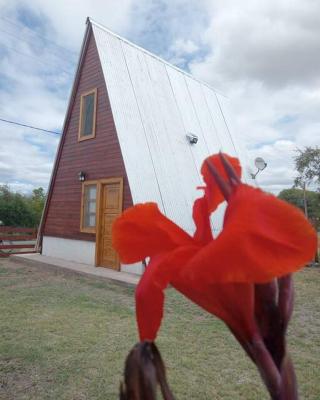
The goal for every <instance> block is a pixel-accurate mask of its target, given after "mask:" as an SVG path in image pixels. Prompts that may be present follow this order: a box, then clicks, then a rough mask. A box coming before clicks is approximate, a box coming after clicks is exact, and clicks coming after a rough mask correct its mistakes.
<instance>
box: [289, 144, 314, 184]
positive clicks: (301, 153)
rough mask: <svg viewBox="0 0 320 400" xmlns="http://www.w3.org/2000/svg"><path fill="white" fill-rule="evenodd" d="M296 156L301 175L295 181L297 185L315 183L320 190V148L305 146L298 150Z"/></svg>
mask: <svg viewBox="0 0 320 400" xmlns="http://www.w3.org/2000/svg"><path fill="white" fill-rule="evenodd" d="M297 152H298V155H297V156H295V157H294V161H295V168H296V170H297V171H298V173H299V175H298V176H297V178H296V179H295V181H294V184H295V187H300V188H302V189H303V188H304V187H307V186H309V185H310V184H311V183H314V184H315V185H316V187H317V189H318V190H320V148H319V147H317V146H316V147H305V148H304V149H303V150H301V149H298V150H297Z"/></svg>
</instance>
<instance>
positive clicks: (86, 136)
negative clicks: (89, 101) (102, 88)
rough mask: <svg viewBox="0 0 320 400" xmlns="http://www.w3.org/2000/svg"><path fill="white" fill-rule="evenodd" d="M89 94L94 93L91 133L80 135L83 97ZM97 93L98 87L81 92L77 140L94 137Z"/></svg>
mask: <svg viewBox="0 0 320 400" xmlns="http://www.w3.org/2000/svg"><path fill="white" fill-rule="evenodd" d="M89 94H94V105H93V126H92V134H91V135H81V128H82V117H83V99H84V97H85V96H88V95H89ZM97 95H98V89H97V88H94V89H91V90H88V91H87V92H85V93H82V94H81V98H80V118H79V130H78V142H82V141H83V140H88V139H93V138H95V137H96V120H97Z"/></svg>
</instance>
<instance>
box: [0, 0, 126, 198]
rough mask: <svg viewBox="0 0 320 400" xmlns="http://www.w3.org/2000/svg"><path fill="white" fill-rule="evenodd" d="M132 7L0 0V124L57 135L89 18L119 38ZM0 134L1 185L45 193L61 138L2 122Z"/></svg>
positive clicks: (70, 2)
mask: <svg viewBox="0 0 320 400" xmlns="http://www.w3.org/2000/svg"><path fill="white" fill-rule="evenodd" d="M131 3H132V1H131V0H123V1H118V2H117V4H116V5H115V3H114V2H113V1H109V2H105V1H92V2H88V1H67V2H65V1H59V0H58V1H55V2H49V1H40V0H31V1H28V2H26V1H21V0H20V1H12V2H10V3H8V2H4V1H1V0H0V5H1V9H2V15H1V29H0V30H1V35H0V110H1V113H0V118H5V119H8V120H13V121H17V122H22V123H25V124H28V125H32V126H36V127H42V128H44V129H48V130H53V131H57V130H58V131H59V130H60V129H61V128H62V124H63V120H64V117H65V113H66V108H67V101H68V97H69V92H70V90H71V84H72V81H73V76H74V71H75V66H76V62H77V58H78V54H79V51H80V46H81V42H82V37H83V34H84V29H85V20H86V17H87V16H92V17H93V18H96V19H97V20H98V21H101V22H102V23H104V24H106V25H108V26H110V27H111V28H112V29H114V30H115V31H120V32H121V31H124V30H125V29H126V25H127V22H128V18H129V13H130V7H131ZM26 24H27V25H28V26H29V27H28V26H26ZM0 132H1V141H0V160H1V162H0V184H6V183H8V184H10V186H11V187H12V188H13V189H16V190H20V191H24V192H25V191H30V190H32V188H34V187H37V186H43V187H45V188H46V187H47V185H48V183H49V179H50V174H51V171H52V166H53V160H54V155H55V153H56V149H57V145H58V139H59V138H58V137H57V136H55V135H50V134H46V133H44V132H39V131H35V130H32V129H27V128H23V127H18V126H15V125H8V124H5V123H4V122H1V121H0Z"/></svg>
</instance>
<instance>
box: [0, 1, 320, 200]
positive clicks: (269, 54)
mask: <svg viewBox="0 0 320 400" xmlns="http://www.w3.org/2000/svg"><path fill="white" fill-rule="evenodd" d="M0 6H1V10H2V16H3V18H4V19H1V30H2V31H6V32H7V33H5V32H2V33H1V35H0V110H1V113H0V117H7V118H8V119H13V120H18V121H21V122H27V123H29V124H31V125H36V126H40V127H43V128H46V129H51V130H57V129H60V128H61V126H62V123H63V119H64V115H65V112H66V107H67V100H68V95H69V91H70V88H71V83H72V80H73V74H74V68H75V64H76V61H77V57H78V53H79V50H80V46H81V41H82V37H83V33H84V30H85V18H86V17H87V16H91V17H92V18H94V19H96V20H97V21H98V22H101V23H102V24H104V25H106V26H108V27H109V28H110V29H112V30H114V31H116V32H119V33H120V34H123V35H125V36H127V37H128V39H131V40H133V41H137V42H138V44H140V45H142V46H145V47H147V48H148V49H149V50H152V51H154V52H156V53H157V54H159V55H162V56H165V57H168V58H170V60H171V61H173V62H175V63H178V64H180V65H183V66H185V65H189V68H190V70H191V72H192V73H193V74H194V75H196V76H198V77H199V78H201V79H203V80H205V81H207V82H209V83H211V84H212V85H213V86H214V87H216V88H218V89H220V90H221V91H222V92H224V93H226V94H227V95H228V96H229V97H230V99H231V101H232V104H233V115H234V119H235V129H236V131H237V133H238V135H239V136H241V137H242V139H243V141H244V142H245V143H246V145H247V148H248V154H249V158H250V159H251V162H252V160H253V159H254V158H255V157H256V156H262V157H264V158H265V159H266V161H267V162H268V167H267V169H266V170H264V171H263V172H262V173H261V174H259V175H258V177H257V178H258V181H259V183H260V184H261V185H262V186H263V188H265V189H267V190H271V191H273V192H275V193H276V192H278V191H279V190H281V189H282V188H284V187H290V186H291V184H292V182H293V178H294V175H295V173H294V168H293V162H292V157H293V156H294V154H295V153H294V151H295V149H296V148H297V147H303V146H306V145H310V146H313V145H316V144H319V143H320V118H319V109H320V89H319V82H320V73H319V71H320V41H319V37H320V3H319V2H318V1H316V0H304V1H303V0H280V1H279V0H278V1H276V0H260V1H259V2H257V1H253V0H244V1H241V2H239V1H237V0H215V1H214V2H213V1H211V0H199V1H196V0H193V1H187V0H141V1H139V2H133V0H122V1H120V0H119V1H117V2H115V1H111V0H109V1H102V0H94V1H91V2H89V1H88V0H77V1H76V0H70V1H63V0H57V1H55V2H50V1H42V0H30V1H28V2H27V1H26V0H13V1H11V2H7V1H4V0H0ZM8 19H9V20H10V21H11V22H10V21H9V20H8ZM26 20H28V21H29V23H30V21H32V22H33V27H32V29H33V30H34V31H35V32H36V33H34V32H32V31H30V29H28V28H26V27H23V26H22V25H21V22H24V23H26ZM12 22H13V23H12ZM14 24H18V26H19V27H17V25H14ZM8 33H9V34H8ZM39 35H40V36H39ZM15 36H17V37H18V38H17V37H15ZM44 38H47V39H49V41H48V40H47V39H44ZM50 40H53V41H54V42H56V43H57V44H58V46H57V45H55V44H54V43H52V42H51V41H50ZM26 54H27V56H26ZM0 124H1V125H0V129H1V141H0V160H1V162H0V183H2V182H11V184H12V185H15V187H17V188H19V189H20V190H30V188H31V187H32V185H33V186H39V185H42V186H46V184H48V180H49V175H50V170H51V168H52V163H53V158H54V152H55V149H56V147H57V138H56V137H49V136H47V135H45V134H41V133H37V132H36V131H28V130H26V129H24V128H17V127H11V126H7V125H4V124H2V123H1V122H0Z"/></svg>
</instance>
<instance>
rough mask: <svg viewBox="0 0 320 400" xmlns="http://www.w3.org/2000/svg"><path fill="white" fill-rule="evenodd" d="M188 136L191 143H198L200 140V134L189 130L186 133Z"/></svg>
mask: <svg viewBox="0 0 320 400" xmlns="http://www.w3.org/2000/svg"><path fill="white" fill-rule="evenodd" d="M186 137H187V139H188V141H189V143H190V144H196V143H197V142H198V136H197V135H195V134H194V133H191V132H188V133H187V134H186Z"/></svg>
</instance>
